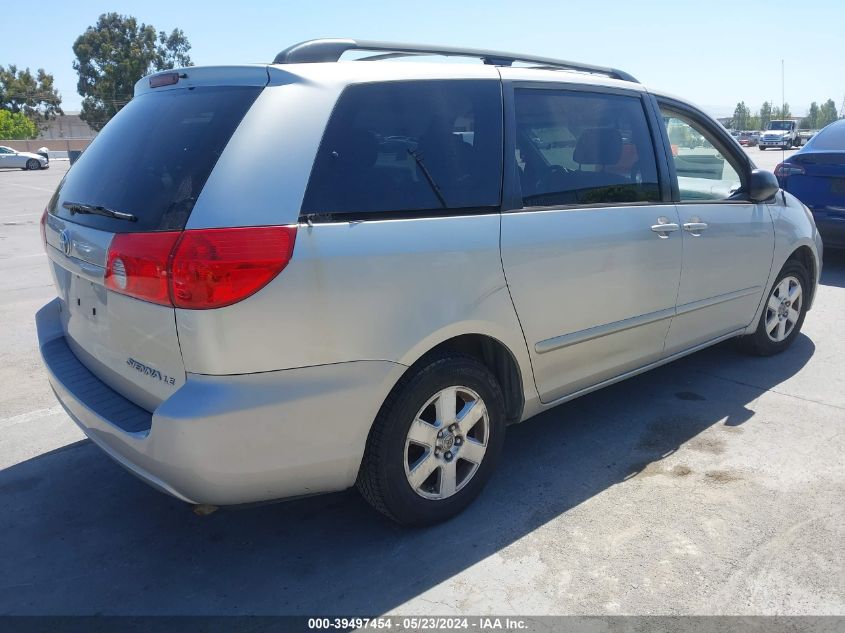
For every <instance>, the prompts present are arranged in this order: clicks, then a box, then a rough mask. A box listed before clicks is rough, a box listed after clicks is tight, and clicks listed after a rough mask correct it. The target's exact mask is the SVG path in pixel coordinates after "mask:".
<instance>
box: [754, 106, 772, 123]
mask: <svg viewBox="0 0 845 633" xmlns="http://www.w3.org/2000/svg"><path fill="white" fill-rule="evenodd" d="M757 116H758V118H759V119H760V129H761V130H764V129H766V126H767V125H768V124H769V121H771V120H772V105H771V104H770V103H769V102H768V101H764V102H763V105H762V106H760V112H759V113H758V114H757Z"/></svg>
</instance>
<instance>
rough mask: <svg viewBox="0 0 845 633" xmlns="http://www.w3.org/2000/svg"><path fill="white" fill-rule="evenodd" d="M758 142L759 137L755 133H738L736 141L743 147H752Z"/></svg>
mask: <svg viewBox="0 0 845 633" xmlns="http://www.w3.org/2000/svg"><path fill="white" fill-rule="evenodd" d="M759 140H760V135H759V134H758V133H757V132H740V134H739V137H738V138H737V141H739V144H740V145H742V146H743V147H754V146H755V145H757V143H758V142H759Z"/></svg>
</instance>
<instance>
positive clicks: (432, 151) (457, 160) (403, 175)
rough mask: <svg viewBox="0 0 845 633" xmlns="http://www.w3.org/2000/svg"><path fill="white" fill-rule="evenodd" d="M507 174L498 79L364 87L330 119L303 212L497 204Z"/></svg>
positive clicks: (350, 92)
mask: <svg viewBox="0 0 845 633" xmlns="http://www.w3.org/2000/svg"><path fill="white" fill-rule="evenodd" d="M501 177H502V97H501V89H500V86H499V82H498V81H485V80H470V81H460V80H443V81H403V82H392V83H379V84H362V85H355V86H350V87H349V88H347V89H346V90H345V91H344V92H343V94H342V95H341V97H340V99H339V100H338V103H337V105H336V106H335V110H334V112H333V113H332V116H331V119H330V121H329V124H328V126H327V127H326V132H325V134H324V135H323V140H322V142H321V144H320V149H319V150H318V153H317V157H316V159H315V161H314V168H313V170H312V172H311V178H310V179H309V182H308V189H307V190H306V193H305V198H304V200H303V205H302V212H303V213H304V214H312V213H318V214H319V213H331V214H350V213H351V214H357V215H359V216H360V214H370V213H376V214H383V213H385V212H397V211H399V212H407V211H417V212H419V211H428V210H438V209H439V210H443V209H469V208H476V209H477V208H483V207H494V206H498V205H499V199H500V193H501Z"/></svg>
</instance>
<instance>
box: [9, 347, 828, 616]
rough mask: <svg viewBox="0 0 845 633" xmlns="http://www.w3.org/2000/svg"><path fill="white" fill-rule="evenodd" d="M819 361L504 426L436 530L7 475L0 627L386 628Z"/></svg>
mask: <svg viewBox="0 0 845 633" xmlns="http://www.w3.org/2000/svg"><path fill="white" fill-rule="evenodd" d="M814 349H815V348H814V345H813V343H812V341H811V340H810V339H809V338H807V337H806V336H804V335H801V336H800V337H799V338H798V339H796V341H795V344H794V345H793V346H792V347H791V348H790V349H789V350H788V351H787V352H785V353H784V354H783V355H781V356H779V357H778V359H777V361H774V360H772V359H766V358H750V357H746V356H742V355H740V354H739V353H738V352H737V351H736V349H735V347H734V346H733V345H731V344H729V343H728V344H722V345H719V346H716V347H714V348H711V349H708V350H705V351H703V352H699V353H698V354H695V355H693V356H690V357H688V358H685V359H682V360H680V361H677V362H675V363H673V364H671V365H667V366H665V367H662V368H659V369H656V370H654V371H652V372H648V373H646V374H643V375H641V376H638V377H636V378H632V379H630V380H627V381H624V382H622V383H619V384H617V385H614V386H612V387H608V388H606V389H604V390H601V391H598V392H595V393H593V394H590V395H588V396H585V397H582V398H579V399H577V400H575V401H573V402H570V403H568V404H565V405H562V406H559V407H557V408H555V409H553V410H551V411H548V412H546V413H543V414H542V415H539V416H537V417H536V418H534V419H533V420H532V421H530V422H529V423H526V424H521V425H518V426H514V427H511V428H510V429H509V430H508V434H507V440H506V447H505V451H504V454H503V459H502V463H501V464H500V467H499V468H498V470H497V472H496V473H495V475H494V477H493V479H492V480H491V482H490V484H489V485H488V486H487V488H486V490H485V491H484V492H483V494H482V495H481V497H480V498H479V499H478V500H477V501H476V503H474V504H473V505H472V506H471V507H470V508H469V509H468V510H467V511H466V512H464V513H463V514H462V515H460V516H458V517H456V518H455V519H453V520H451V521H449V522H447V523H445V524H442V525H439V526H435V527H433V528H429V529H420V530H413V529H405V528H401V527H398V526H396V525H394V524H392V523H391V522H389V521H387V520H385V519H382V518H381V517H380V516H379V515H378V514H376V513H375V512H374V511H372V510H370V508H369V507H368V506H367V505H366V504H365V503H364V501H363V500H362V499H361V498H360V497H359V496H358V495H357V494H356V493H354V492H353V491H346V492H341V493H337V494H331V495H324V496H321V497H313V498H308V499H301V500H295V501H288V502H285V503H279V504H272V505H265V506H258V507H251V508H242V509H222V510H220V511H218V512H216V513H214V514H211V515H209V516H204V517H201V516H196V515H195V514H193V513H192V512H191V511H190V509H189V507H188V506H186V505H184V504H182V503H181V502H178V501H176V500H174V499H171V498H169V497H167V496H165V495H162V494H160V493H158V492H156V491H154V490H152V489H151V488H149V487H148V486H147V485H145V484H144V483H142V482H140V481H138V480H136V479H135V478H134V477H133V476H131V475H130V474H128V473H127V472H125V471H124V470H123V469H121V468H120V467H118V466H117V465H115V464H114V463H113V462H112V461H111V460H110V459H109V458H108V457H106V456H105V455H104V454H103V453H102V451H100V450H99V449H98V448H96V447H95V446H94V445H92V444H91V443H90V442H79V443H76V444H72V445H69V446H67V447H64V448H62V449H59V450H57V451H53V452H51V453H48V454H44V455H41V456H39V457H36V458H33V459H30V460H28V461H26V462H23V463H20V464H18V465H15V466H13V467H10V468H7V469H6V470H3V471H2V472H0V506H2V508H3V510H2V513H0V534H2V539H0V561H2V568H3V574H2V580H0V614H10V613H12V614H43V613H49V614H68V613H69V614H95V613H105V614H253V613H258V614H300V615H301V614H324V613H326V612H330V613H332V614H338V615H355V614H379V613H383V612H386V611H388V610H390V609H394V608H397V607H399V606H400V605H402V604H403V603H404V602H406V601H408V600H411V599H413V598H415V597H417V596H419V595H420V594H422V593H423V592H425V591H426V590H428V589H430V588H431V587H433V586H435V585H437V584H439V583H441V582H443V581H446V580H448V579H449V578H451V577H452V576H454V575H456V574H458V573H460V572H462V571H464V570H466V569H467V568H469V567H470V566H472V565H474V564H476V563H478V562H479V561H481V560H483V559H485V558H487V557H489V556H491V555H494V554H496V553H497V552H499V551H501V550H502V549H503V548H505V547H507V546H508V545H510V544H511V543H514V542H515V541H516V540H518V539H520V538H522V537H524V536H526V535H528V534H530V533H531V532H532V531H534V530H536V529H537V528H539V527H541V526H543V525H544V524H546V523H548V522H549V521H550V520H552V519H554V518H556V517H559V516H560V515H562V514H564V513H566V512H568V511H570V510H572V509H573V508H576V507H577V506H578V505H579V504H581V503H583V502H585V501H586V500H588V499H590V498H591V497H593V496H595V495H597V494H600V493H601V492H602V491H604V490H606V489H608V488H609V487H611V486H614V485H616V484H619V483H621V482H624V481H625V480H627V479H630V478H631V477H635V476H636V475H637V474H638V473H640V472H642V471H643V469H646V468H648V467H649V465H650V464H655V463H658V462H659V461H660V460H662V459H664V458H665V457H666V456H668V455H671V454H672V453H673V452H675V451H676V450H678V448H679V447H680V446H682V445H683V444H685V443H686V442H689V441H690V440H692V439H693V438H695V437H696V436H697V435H699V434H701V433H702V432H703V431H705V430H707V429H709V428H710V427H718V426H725V427H727V426H736V425H740V424H753V423H754V420H755V418H754V413H753V411H752V410H751V409H750V408H749V406H748V405H749V403H751V402H752V401H753V400H754V399H756V398H757V397H759V396H760V395H761V393H762V392H763V391H764V390H767V389H770V388H772V387H774V386H775V385H777V384H779V383H780V382H782V381H784V380H786V379H788V378H789V377H790V376H793V375H794V374H795V373H796V372H798V371H799V370H800V369H801V368H802V367H803V366H804V365H805V364H806V363H807V362H808V360H809V359H810V358H811V356H812V355H813V352H814ZM728 370H729V371H728ZM726 373H727V374H728V377H725V374H726ZM737 377H742V378H741V379H738V378H737ZM302 422H303V424H307V420H303V421H302ZM729 430H730V429H725V431H726V432H727V431H729ZM561 538H565V535H561Z"/></svg>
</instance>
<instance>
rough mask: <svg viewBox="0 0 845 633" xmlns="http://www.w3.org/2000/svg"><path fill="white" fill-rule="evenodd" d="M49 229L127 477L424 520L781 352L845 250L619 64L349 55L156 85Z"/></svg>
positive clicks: (725, 144)
mask: <svg viewBox="0 0 845 633" xmlns="http://www.w3.org/2000/svg"><path fill="white" fill-rule="evenodd" d="M350 54H351V55H352V56H353V57H355V59H346V58H348V57H349V56H350ZM406 55H407V56H416V57H419V56H421V55H428V56H437V55H440V56H452V57H454V56H461V57H466V58H476V59H475V61H478V60H480V61H481V62H483V63H443V61H442V60H441V61H439V62H436V61H435V62H433V63H426V62H420V61H418V60H414V61H412V62H409V61H407V60H406V61H402V60H397V59H395V58H400V57H402V56H406ZM342 58H343V59H342ZM42 230H43V239H44V242H45V248H46V251H47V254H48V256H49V266H50V270H51V272H52V275H53V278H54V280H55V284H56V289H57V294H58V296H57V298H56V299H55V300H53V301H51V302H50V303H49V304H47V305H46V306H44V307H43V308H42V309H41V310H40V311H39V312H38V315H37V324H38V335H39V340H40V348H41V353H42V356H43V359H44V363H45V365H46V367H47V370H48V373H49V378H50V382H51V384H52V386H53V389H54V390H55V392H56V395H57V397H58V399H59V401H60V402H61V403H62V404H63V405H64V407H65V409H66V410H67V411H68V413H69V415H70V416H71V417H72V418H73V420H74V421H75V422H76V423H77V424H78V425H79V426H80V427H81V428H82V429H83V431H84V432H85V433H86V434H87V436H88V437H89V438H91V440H92V441H93V442H94V443H96V444H97V445H98V446H99V447H100V448H102V449H103V450H104V451H105V452H106V453H107V454H108V455H109V456H111V457H112V458H113V459H115V460H116V461H117V462H118V463H120V464H121V465H122V466H124V467H125V468H127V469H128V470H130V471H131V472H132V473H134V474H135V475H137V476H138V477H140V478H141V479H143V480H144V481H146V482H147V483H149V484H151V485H153V486H155V487H156V488H158V489H160V490H162V491H164V492H167V493H169V494H171V495H173V496H174V497H177V498H179V499H182V500H184V501H186V502H188V503H192V504H209V505H229V504H242V503H249V502H259V501H265V500H274V499H281V498H285V497H294V496H301V495H310V494H315V493H322V492H328V491H336V490H342V489H345V488H348V487H351V486H353V485H357V487H358V489H359V490H360V491H361V493H362V494H363V496H364V497H365V498H366V499H367V500H368V501H369V502H370V503H371V504H372V505H373V506H375V508H377V509H378V510H379V511H381V512H382V513H384V514H385V515H387V516H389V517H391V518H392V519H394V520H396V521H398V522H400V523H403V524H408V525H421V524H430V523H434V522H437V521H441V520H444V519H446V518H448V517H450V516H452V515H454V514H456V513H457V512H459V511H460V510H462V509H463V508H464V507H466V506H467V505H468V504H469V503H470V502H471V501H472V500H473V498H474V497H476V496H477V495H478V494H479V492H480V491H481V489H482V488H483V486H484V485H485V483H486V482H487V481H488V480H489V479H490V476H491V474H492V472H493V470H494V468H495V466H496V463H497V461H498V460H499V458H500V456H501V453H502V446H503V442H504V440H505V435H504V434H505V427H506V426H507V425H508V424H513V423H518V422H521V421H524V420H527V419H528V418H530V417H532V416H534V415H537V414H538V413H540V412H542V411H545V410H547V409H549V408H550V407H553V406H555V405H557V404H560V403H562V402H566V401H568V400H571V399H572V398H575V397H578V396H580V395H582V394H585V393H588V392H590V391H593V390H595V389H598V388H601V387H603V386H605V385H609V384H611V383H614V382H616V381H619V380H622V379H624V378H627V377H629V376H632V375H635V374H638V373H641V372H643V371H645V370H648V369H650V368H653V367H656V366H658V365H661V364H663V363H667V362H670V361H672V360H674V359H677V358H679V357H681V356H684V355H686V354H690V353H692V352H695V351H697V350H700V349H702V348H704V347H706V346H709V345H713V344H714V343H718V342H720V341H724V340H726V339H730V338H738V339H739V341H740V344H741V346H742V347H743V348H744V349H746V350H748V351H749V352H751V353H754V354H758V355H770V354H775V353H778V352H781V351H783V350H784V349H785V348H787V347H788V346H789V345H790V344H791V343H792V342H793V341H794V340H795V337H796V336H797V335H798V333H799V330H800V329H801V325H802V322H803V321H804V317H805V315H806V313H807V311H808V310H809V309H810V307H811V305H812V302H813V295H814V294H815V290H816V287H817V285H818V279H819V274H820V269H821V254H822V244H821V240H820V238H819V235H818V232H817V231H816V227H815V225H814V223H813V219H812V216H811V214H810V213H809V212H808V210H807V209H806V207H804V205H802V204H801V203H800V202H799V201H798V200H797V199H796V198H794V197H793V196H791V195H789V194H787V193H784V192H783V191H781V190H779V189H778V185H777V181H776V180H775V178H774V176H773V175H772V174H770V173H768V172H764V171H760V170H757V169H755V166H754V164H753V163H752V162H751V160H750V159H749V158H748V156H747V155H746V154H745V153H744V152H743V150H742V149H741V148H740V147H739V145H738V144H737V143H736V141H735V140H734V139H733V138H732V137H731V136H730V135H729V134H728V133H727V132H726V131H725V130H724V129H723V128H722V127H721V126H720V125H719V124H718V123H716V122H714V121H713V120H712V119H711V118H710V117H708V116H706V115H705V114H703V113H702V112H701V111H700V110H699V109H697V108H695V107H693V106H692V105H690V104H688V103H686V102H684V101H682V100H680V99H678V98H676V97H672V96H669V95H666V94H663V93H661V92H657V91H652V90H647V89H646V88H644V87H643V86H642V85H641V84H639V83H638V82H637V81H636V80H635V79H634V78H633V77H632V76H631V75H629V74H627V73H625V72H623V71H620V70H616V69H612V68H602V67H597V66H591V65H587V64H576V63H572V62H565V61H560V60H554V59H547V58H537V57H531V56H523V55H513V54H509V53H501V52H493V51H482V50H470V49H442V48H437V47H430V46H414V45H407V44H388V43H382V42H357V41H354V40H314V41H310V42H305V43H302V44H298V45H296V46H293V47H291V48H289V49H286V50H285V51H283V52H281V53H280V54H279V55H278V56H277V57H276V59H275V60H274V62H273V63H272V64H264V65H261V64H259V65H248V66H226V67H190V68H183V69H178V70H173V71H166V72H160V73H157V74H154V75H152V76H150V77H147V78H144V79H142V80H140V81H139V82H138V83H137V84H136V86H135V97H134V99H132V101H131V102H130V103H129V104H128V105H127V106H126V107H124V108H123V109H122V110H121V111H120V112H119V113H118V115H117V116H116V117H115V118H114V119H113V120H112V121H111V122H110V123H109V124H108V125H107V126H106V127H105V128H104V129H103V131H102V132H101V133H100V134H99V135H98V136H97V138H96V139H95V140H94V141H93V143H92V144H91V145H90V147H89V148H88V149H87V150H86V151H85V152H84V153H83V154H82V156H81V158H80V159H79V161H78V162H77V163H76V164H75V165H74V166H73V167H72V168H71V169H70V170H69V172H68V173H67V175H66V177H65V178H64V180H63V181H62V182H61V184H60V185H59V187H58V189H57V191H56V192H55V194H54V195H53V197H52V199H51V200H50V202H49V205H48V207H47V209H46V210H45V213H44V216H43V219H42Z"/></svg>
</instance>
